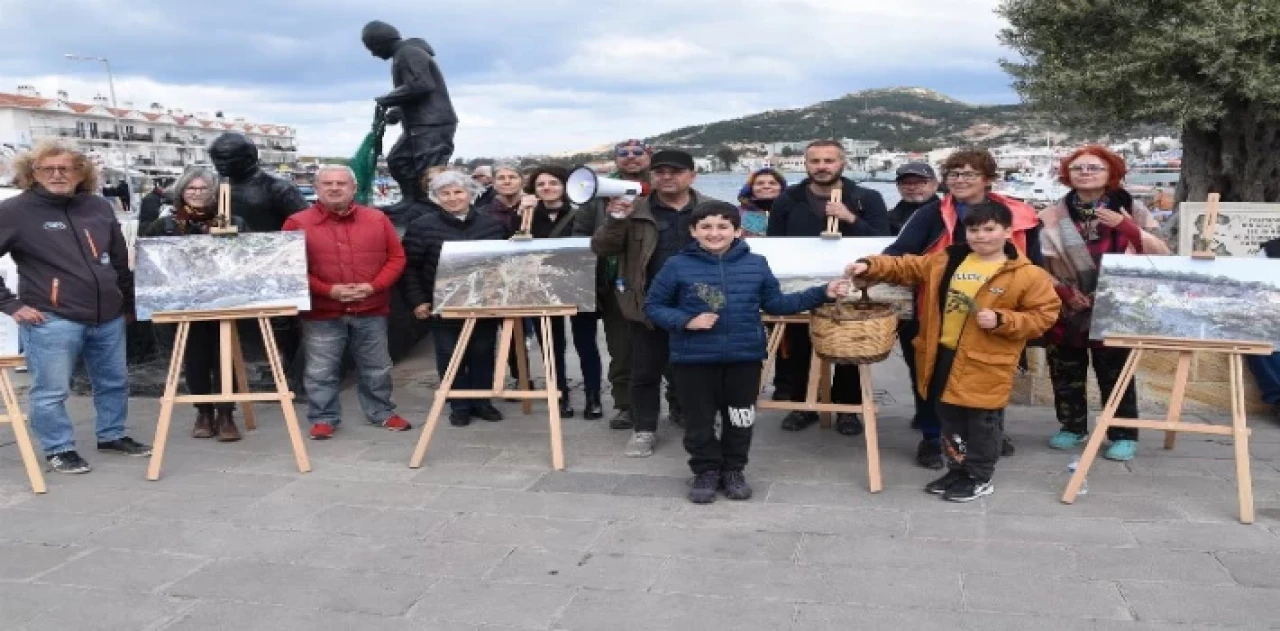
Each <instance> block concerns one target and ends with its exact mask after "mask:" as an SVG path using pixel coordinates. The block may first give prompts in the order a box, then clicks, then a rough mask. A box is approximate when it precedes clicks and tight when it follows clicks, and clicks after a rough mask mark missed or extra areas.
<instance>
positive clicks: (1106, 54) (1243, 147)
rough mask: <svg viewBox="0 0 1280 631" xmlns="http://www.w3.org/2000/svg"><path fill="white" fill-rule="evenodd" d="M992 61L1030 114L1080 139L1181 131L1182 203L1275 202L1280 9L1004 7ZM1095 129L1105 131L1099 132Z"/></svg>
mask: <svg viewBox="0 0 1280 631" xmlns="http://www.w3.org/2000/svg"><path fill="white" fill-rule="evenodd" d="M997 11H998V12H999V13H1000V14H1001V15H1002V16H1003V17H1004V18H1005V19H1007V20H1008V21H1009V24H1010V27H1009V28H1007V29H1004V30H1003V31H1002V32H1001V34H1000V39H1001V41H1002V42H1004V43H1005V44H1006V45H1008V46H1010V47H1011V48H1013V49H1014V50H1015V51H1017V52H1018V53H1019V54H1020V55H1021V59H1020V60H1017V61H1009V60H1004V61H1002V62H1001V64H1002V65H1003V66H1004V68H1005V70H1006V71H1007V72H1009V73H1010V74H1011V75H1012V76H1013V78H1014V83H1013V86H1014V88H1015V89H1016V90H1017V91H1018V93H1019V94H1021V95H1022V96H1023V98H1025V99H1026V100H1027V101H1028V102H1030V103H1031V104H1032V105H1033V106H1035V107H1036V108H1037V109H1041V110H1043V111H1045V112H1046V113H1048V114H1050V115H1052V116H1053V117H1054V118H1056V119H1058V121H1059V122H1061V123H1063V124H1065V125H1067V126H1069V127H1073V128H1077V129H1081V130H1089V131H1096V130H1098V129H1100V128H1102V127H1111V128H1114V127H1116V126H1125V125H1134V124H1161V123H1163V124H1173V125H1177V126H1178V127H1180V128H1181V130H1182V132H1181V133H1182V150H1183V159H1182V178H1181V181H1180V183H1179V184H1178V199H1179V200H1188V199H1190V200H1196V201H1198V200H1203V199H1205V197H1206V196H1207V195H1208V194H1209V193H1210V192H1217V193H1221V194H1222V198H1223V199H1224V200H1230V201H1258V202H1263V201H1266V202H1280V71H1278V70H1280V46H1277V44H1276V42H1277V41H1278V40H1280V3H1277V2H1275V1H1273V0H1268V1H1264V2H1259V1H1258V0H1125V1H1123V2H1121V1H1119V0H1071V1H1069V2H1067V1H1063V0H1004V1H1003V2H1002V4H1001V5H1000V8H999V9H997ZM1099 123H1102V124H1099Z"/></svg>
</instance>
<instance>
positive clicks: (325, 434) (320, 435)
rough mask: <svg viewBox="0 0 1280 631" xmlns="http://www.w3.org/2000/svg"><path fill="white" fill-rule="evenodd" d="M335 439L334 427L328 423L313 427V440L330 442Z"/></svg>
mask: <svg viewBox="0 0 1280 631" xmlns="http://www.w3.org/2000/svg"><path fill="white" fill-rule="evenodd" d="M330 438H333V426H332V425H330V424H328V423H316V424H315V425H312V426H311V440H329V439H330Z"/></svg>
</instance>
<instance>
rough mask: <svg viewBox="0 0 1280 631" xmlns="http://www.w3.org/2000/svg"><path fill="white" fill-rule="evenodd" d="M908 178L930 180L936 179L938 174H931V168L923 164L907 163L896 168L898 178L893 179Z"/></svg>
mask: <svg viewBox="0 0 1280 631" xmlns="http://www.w3.org/2000/svg"><path fill="white" fill-rule="evenodd" d="M908 176H916V177H923V178H927V179H930V180H936V179H938V174H937V173H934V172H933V167H931V166H929V165H927V164H925V163H923V162H908V163H906V164H904V165H902V166H900V167H898V177H897V178H895V179H896V180H901V179H902V178H904V177H908Z"/></svg>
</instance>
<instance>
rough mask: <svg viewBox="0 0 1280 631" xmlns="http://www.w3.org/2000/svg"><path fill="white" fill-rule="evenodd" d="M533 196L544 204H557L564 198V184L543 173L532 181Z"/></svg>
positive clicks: (554, 177)
mask: <svg viewBox="0 0 1280 631" xmlns="http://www.w3.org/2000/svg"><path fill="white" fill-rule="evenodd" d="M533 194H534V195H537V196H538V199H540V200H542V201H544V202H558V201H560V200H561V199H563V198H564V183H563V182H561V181H560V180H559V179H557V178H556V176H554V175H551V174H550V173H543V174H542V175H539V176H538V179H536V180H534V181H533Z"/></svg>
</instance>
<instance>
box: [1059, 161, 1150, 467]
mask: <svg viewBox="0 0 1280 631" xmlns="http://www.w3.org/2000/svg"><path fill="white" fill-rule="evenodd" d="M1125 171H1126V167H1125V162H1124V159H1123V158H1121V157H1120V156H1118V155H1116V154H1115V153H1112V152H1111V151H1110V150H1108V149H1106V148H1105V147H1101V146H1098V145H1089V146H1086V147H1083V148H1081V149H1079V150H1077V151H1075V152H1074V153H1072V154H1071V155H1069V156H1067V157H1066V159H1064V160H1063V161H1062V165H1061V168H1060V169H1059V174H1058V179H1059V181H1061V182H1062V183H1063V184H1065V185H1067V186H1070V187H1071V192H1070V193H1067V196H1066V197H1064V198H1062V199H1060V200H1058V202H1057V203H1055V204H1054V205H1052V206H1050V207H1048V208H1046V209H1044V211H1042V212H1041V213H1040V221H1041V222H1042V223H1043V224H1044V229H1043V231H1042V233H1041V235H1040V241H1041V245H1042V249H1043V251H1044V257H1045V267H1046V269H1048V270H1049V273H1050V274H1052V275H1053V278H1054V281H1055V286H1054V288H1055V289H1056V290H1057V292H1058V297H1060V298H1061V299H1062V315H1061V316H1060V317H1059V319H1058V323H1057V324H1056V325H1054V328H1053V329H1052V330H1050V331H1049V333H1048V334H1047V335H1046V336H1045V337H1046V339H1047V341H1048V342H1049V347H1048V360H1049V377H1050V379H1051V380H1052V382H1053V398H1054V409H1055V411H1056V412H1057V415H1058V422H1059V423H1061V424H1062V429H1061V430H1059V431H1058V433H1056V434H1054V435H1053V437H1052V438H1050V439H1049V446H1050V447H1053V448H1054V449H1071V448H1073V447H1075V446H1076V445H1079V444H1080V443H1083V442H1084V441H1085V440H1086V439H1087V438H1088V435H1089V409H1088V402H1087V399H1086V388H1087V383H1088V376H1089V362H1090V359H1092V361H1093V372H1094V374H1095V375H1096V376H1097V380H1098V390H1099V391H1100V395H1101V397H1102V400H1103V401H1106V400H1107V399H1108V398H1110V397H1111V391H1112V390H1113V389H1114V388H1115V384H1116V381H1117V380H1118V379H1119V378H1120V371H1121V369H1122V368H1123V367H1124V363H1125V361H1126V360H1127V359H1128V358H1129V351H1128V350H1127V349H1123V348H1107V347H1105V346H1103V345H1102V344H1101V343H1091V342H1090V341H1089V320H1090V319H1091V317H1092V315H1093V297H1094V292H1095V291H1096V290H1097V288H1098V269H1099V267H1100V266H1101V264H1102V255H1104V254H1125V253H1136V254H1168V253H1169V249H1168V248H1167V247H1166V246H1165V245H1164V242H1162V241H1161V240H1160V239H1159V238H1158V237H1156V236H1155V235H1153V234H1151V233H1149V232H1146V230H1152V229H1155V228H1156V222H1155V220H1154V219H1153V218H1152V217H1151V213H1150V212H1149V211H1148V210H1147V208H1146V207H1145V206H1143V205H1142V202H1139V201H1137V200H1135V199H1134V198H1133V197H1132V196H1131V195H1129V193H1128V192H1126V191H1125V190H1124V188H1123V187H1122V186H1121V183H1122V180H1123V179H1124V175H1125ZM1116 416H1119V417H1121V418H1134V419H1136V418H1138V395H1137V388H1136V387H1135V385H1134V384H1132V383H1131V384H1129V387H1128V388H1127V389H1125V392H1124V395H1123V396H1122V397H1121V399H1120V407H1119V408H1118V409H1117V410H1116ZM1107 439H1108V440H1110V441H1111V444H1110V445H1109V446H1108V447H1107V450H1106V451H1105V452H1104V453H1103V457H1105V458H1108V459H1111V460H1120V461H1124V460H1132V459H1133V457H1134V456H1135V455H1137V453H1138V430H1136V429H1133V428H1131V427H1112V428H1110V429H1108V430H1107Z"/></svg>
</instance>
